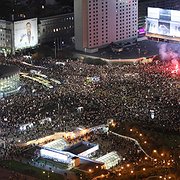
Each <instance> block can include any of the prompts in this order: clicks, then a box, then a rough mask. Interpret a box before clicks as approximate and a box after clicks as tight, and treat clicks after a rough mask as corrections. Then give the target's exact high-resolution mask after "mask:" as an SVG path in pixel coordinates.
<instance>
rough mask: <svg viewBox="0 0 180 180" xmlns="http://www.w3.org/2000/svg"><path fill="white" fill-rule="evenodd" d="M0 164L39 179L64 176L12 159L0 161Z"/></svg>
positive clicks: (44, 179) (58, 179)
mask: <svg viewBox="0 0 180 180" xmlns="http://www.w3.org/2000/svg"><path fill="white" fill-rule="evenodd" d="M0 165H1V166H4V167H6V168H7V169H10V170H12V171H16V172H19V173H21V174H25V175H28V176H32V177H35V178H37V179H40V180H46V179H48V180H64V177H63V176H62V175H61V174H55V173H52V172H49V171H45V170H42V169H39V168H36V167H34V166H31V165H28V164H24V163H21V162H17V161H14V160H8V161H0ZM43 171H44V173H43ZM48 176H49V177H48Z"/></svg>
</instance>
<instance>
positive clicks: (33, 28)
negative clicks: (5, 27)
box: [14, 18, 38, 50]
mask: <svg viewBox="0 0 180 180" xmlns="http://www.w3.org/2000/svg"><path fill="white" fill-rule="evenodd" d="M14 44H15V49H16V50H17V49H24V48H29V47H33V46H36V45H37V44H38V30H37V18H33V19H27V20H22V21H17V22H14Z"/></svg>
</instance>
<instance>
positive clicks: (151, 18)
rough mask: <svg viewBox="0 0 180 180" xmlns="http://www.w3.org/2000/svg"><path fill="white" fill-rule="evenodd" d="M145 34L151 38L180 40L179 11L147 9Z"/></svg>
mask: <svg viewBox="0 0 180 180" xmlns="http://www.w3.org/2000/svg"><path fill="white" fill-rule="evenodd" d="M146 32H147V34H148V35H149V34H150V36H152V37H153V35H154V36H157V35H160V36H168V37H173V38H180V11H176V10H167V9H160V8H151V7H149V8H148V17H147V19H146Z"/></svg>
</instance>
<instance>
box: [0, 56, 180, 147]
mask: <svg viewBox="0 0 180 180" xmlns="http://www.w3.org/2000/svg"><path fill="white" fill-rule="evenodd" d="M22 61H27V60H26V59H24V58H23V57H11V58H7V59H6V60H5V61H4V62H3V61H2V63H9V64H16V65H17V66H19V67H20V69H21V72H28V73H29V71H30V70H32V69H33V70H34V69H35V70H37V71H39V70H40V71H41V73H42V74H45V75H46V76H47V77H48V78H49V79H50V78H54V79H57V80H59V81H60V82H61V85H58V84H56V85H55V84H53V86H54V88H52V89H48V88H47V87H44V86H43V85H42V84H38V83H37V82H33V81H32V80H29V79H25V78H23V77H21V89H20V91H19V93H17V94H15V95H11V96H9V97H5V98H3V99H1V100H0V107H1V110H0V127H1V131H0V133H1V135H0V137H1V139H2V140H3V141H7V140H8V141H9V144H10V143H11V142H14V143H16V142H17V141H18V140H21V141H27V140H30V139H37V138H39V137H42V136H45V135H48V134H51V133H53V132H58V131H71V130H73V129H74V128H75V127H78V126H85V127H92V126H96V125H99V124H105V123H107V120H108V119H110V118H112V119H115V120H116V121H118V122H121V121H132V122H140V123H141V124H142V125H143V126H146V127H149V128H160V129H162V130H165V131H166V130H168V131H176V132H179V131H180V129H179V127H180V111H179V110H180V93H179V88H178V80H177V79H176V78H171V77H167V76H166V75H168V72H166V70H164V71H161V73H159V72H157V70H158V69H160V68H161V69H162V67H163V66H161V65H160V64H154V65H152V64H150V65H124V66H122V65H108V64H107V65H88V64H85V63H83V62H82V61H81V60H76V61H72V60H65V61H64V62H63V64H57V63H56V62H58V61H60V60H59V59H53V58H46V59H43V60H39V61H34V60H28V62H30V63H33V64H35V65H38V66H41V67H46V68H40V69H38V68H33V67H30V66H27V65H25V64H22ZM87 77H98V78H99V80H98V81H95V80H93V79H91V80H87ZM79 107H81V108H80V111H79ZM152 112H153V113H154V117H152V116H151V115H152V114H151V113H152ZM47 117H48V118H51V120H52V121H51V122H47V123H44V124H41V123H40V120H42V119H45V118H47ZM27 123H32V124H33V127H30V128H27V129H26V130H24V131H21V130H20V126H22V125H23V124H27ZM4 148H7V147H4Z"/></svg>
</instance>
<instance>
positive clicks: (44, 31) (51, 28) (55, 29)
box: [42, 25, 74, 33]
mask: <svg viewBox="0 0 180 180" xmlns="http://www.w3.org/2000/svg"><path fill="white" fill-rule="evenodd" d="M72 28H74V26H71V25H70V26H64V27H61V28H53V27H49V28H46V29H45V28H44V29H43V30H42V31H43V33H52V32H54V33H55V32H59V31H63V30H67V29H72Z"/></svg>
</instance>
